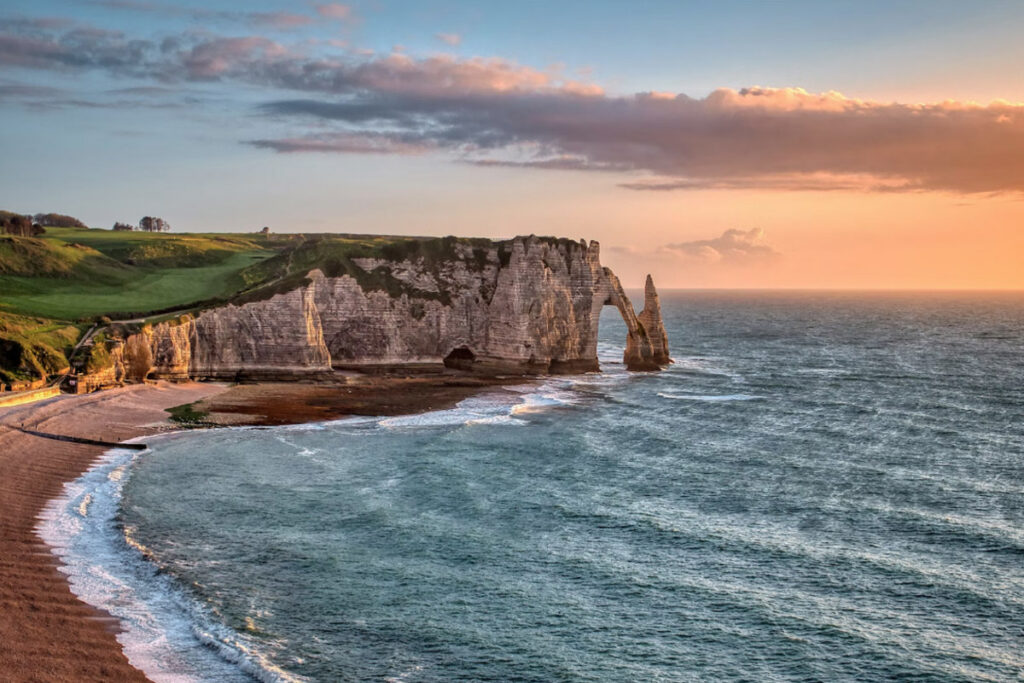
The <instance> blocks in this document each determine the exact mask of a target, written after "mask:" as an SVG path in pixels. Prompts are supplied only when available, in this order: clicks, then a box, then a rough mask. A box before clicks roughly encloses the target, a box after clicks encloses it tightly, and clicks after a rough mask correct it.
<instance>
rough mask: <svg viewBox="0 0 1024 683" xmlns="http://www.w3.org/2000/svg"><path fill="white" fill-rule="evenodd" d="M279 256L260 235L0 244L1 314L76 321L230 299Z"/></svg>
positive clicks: (126, 236)
mask: <svg viewBox="0 0 1024 683" xmlns="http://www.w3.org/2000/svg"><path fill="white" fill-rule="evenodd" d="M274 253H275V252H274V251H273V250H271V249H269V248H267V247H266V246H265V241H264V240H263V239H260V238H258V237H257V236H255V235H253V236H248V235H237V236H233V235H160V234H151V233H116V232H112V231H109V230H83V229H75V228H48V229H47V234H46V235H45V236H44V237H43V238H41V239H30V238H11V237H6V238H0V293H2V294H0V312H10V313H18V314H24V315H37V316H44V317H49V318H58V319H65V320H77V319H83V318H90V317H93V316H97V315H111V316H114V317H118V316H124V315H129V316H131V315H136V314H142V313H146V312H149V311H154V310H163V309H167V308H170V307H174V306H183V305H187V304H190V303H193V302H196V301H201V300H204V299H210V298H217V297H225V296H229V295H231V294H232V293H234V292H236V291H238V290H240V289H242V288H243V287H244V286H245V284H246V283H245V281H244V280H243V279H242V277H241V276H240V273H241V271H242V270H244V269H245V268H246V267H248V266H251V265H252V264H254V263H256V262H258V261H261V260H263V259H266V258H269V257H271V256H273V255H274Z"/></svg>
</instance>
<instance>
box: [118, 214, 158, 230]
mask: <svg viewBox="0 0 1024 683" xmlns="http://www.w3.org/2000/svg"><path fill="white" fill-rule="evenodd" d="M170 229H171V224H170V223H168V222H167V221H165V220H164V219H163V218H157V217H156V216H144V217H143V218H141V219H140V220H139V224H138V225H137V226H135V225H131V224H130V223H120V222H118V223H114V230H117V231H124V232H129V231H132V230H141V231H143V232H169V231H170Z"/></svg>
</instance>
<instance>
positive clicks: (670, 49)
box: [0, 0, 1024, 289]
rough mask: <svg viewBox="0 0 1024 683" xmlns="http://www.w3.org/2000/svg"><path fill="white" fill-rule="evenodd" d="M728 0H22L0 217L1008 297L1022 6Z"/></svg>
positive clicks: (1021, 100)
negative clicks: (539, 249)
mask: <svg viewBox="0 0 1024 683" xmlns="http://www.w3.org/2000/svg"><path fill="white" fill-rule="evenodd" d="M656 4H657V10H655V5H656ZM724 5H729V6H728V7H725V6H723V7H722V8H718V9H710V8H706V7H699V6H697V5H686V6H682V5H681V4H680V3H663V4H658V3H652V5H651V6H650V7H647V6H645V8H646V11H640V10H637V9H633V10H628V11H627V10H624V7H623V6H622V5H617V4H614V3H568V4H566V5H564V6H562V7H560V8H558V9H550V10H547V9H545V6H544V5H541V4H539V3H531V2H527V3H520V4H516V5H515V6H502V7H500V8H499V7H498V6H494V7H493V8H492V7H491V6H487V7H481V6H475V5H474V4H470V3H466V4H454V5H453V4H450V3H446V2H428V3H422V4H421V3H417V4H416V5H415V6H413V5H407V4H405V3H389V2H375V3H365V4H364V3H344V4H342V3H305V2H303V3H287V2H276V3H275V2H271V1H265V2H264V1H261V2H257V3H249V4H247V5H246V9H245V10H244V11H240V10H238V9H236V6H235V5H233V4H231V3H226V2H219V3H212V4H206V5H202V6H200V5H197V4H189V3H178V2H175V1H174V0H168V1H167V2H149V1H143V0H98V1H96V2H91V3H71V2H62V1H58V0H51V1H48V2H27V1H21V0H18V1H15V2H11V3H8V4H7V7H6V9H5V11H4V13H3V15H2V16H0V112H2V113H0V117H2V120H3V126H2V127H0V140H2V144H3V148H4V150H5V157H6V159H7V161H6V163H5V164H3V166H2V167H0V187H2V188H3V192H2V193H0V195H2V196H0V202H2V206H0V208H4V209H8V210H14V211H24V212H39V211H59V212H62V213H69V214H73V215H76V216H78V217H80V218H82V219H83V220H85V221H86V222H87V223H89V224H90V225H94V226H97V227H110V225H111V224H112V223H113V222H114V221H117V220H124V219H126V218H128V219H133V220H134V217H136V216H141V215H146V214H154V213H155V214H159V215H162V216H165V217H166V218H167V219H168V220H170V221H171V223H172V224H173V225H174V228H175V230H176V231H181V232H183V231H197V232H198V231H214V232H216V231H224V232H230V231H247V232H251V231H255V230H258V229H259V228H261V227H262V226H264V225H268V226H270V227H271V228H272V230H274V231H276V232H355V233H391V234H416V235H447V234H458V235H471V236H482V237H508V236H512V235H517V234H530V233H535V234H545V235H558V236H565V237H573V238H586V239H594V240H598V241H600V242H601V245H602V259H603V261H604V262H605V263H606V264H608V265H609V266H611V267H612V268H614V269H615V271H616V272H617V273H618V274H619V275H620V277H621V278H622V280H623V282H624V283H625V284H626V285H627V286H639V285H640V284H642V282H643V277H644V275H645V274H646V273H648V272H650V273H652V274H653V275H654V277H655V280H656V281H657V282H658V284H659V287H661V288H664V289H667V288H703V287H708V288H785V289H788V288H810V289H1024V75H1021V74H1022V73H1024V72H1021V71H1020V69H1019V68H1018V66H1019V64H1020V63H1021V59H1022V58H1024V48H1022V47H1021V45H1020V44H1019V40H1018V39H1017V36H1018V34H1019V29H1020V28H1021V27H1024V5H1014V4H997V3H981V4H979V5H977V6H973V7H970V6H966V5H963V4H961V3H953V2H948V3H946V2H937V3H928V4H925V3H873V4H872V3H868V5H865V4H864V3H829V6H828V7H821V6H817V5H816V4H814V3H791V4H789V5H787V6H786V8H785V10H784V11H783V10H782V9H781V8H779V9H778V11H777V12H771V11H769V9H767V8H760V7H746V6H741V5H732V4H731V3H724ZM869 6H870V9H871V11H868V9H869ZM625 15H630V16H625Z"/></svg>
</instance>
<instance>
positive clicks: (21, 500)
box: [0, 383, 226, 681]
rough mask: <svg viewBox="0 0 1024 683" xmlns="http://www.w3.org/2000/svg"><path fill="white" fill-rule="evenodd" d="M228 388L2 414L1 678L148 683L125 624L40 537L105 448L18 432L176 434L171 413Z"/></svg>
mask: <svg viewBox="0 0 1024 683" xmlns="http://www.w3.org/2000/svg"><path fill="white" fill-rule="evenodd" d="M225 389H226V387H225V386H224V385H219V384H199V383H188V384H166V383H160V384H157V385H135V386H128V387H123V388H121V389H114V390H111V391H106V392H101V393H97V394H90V395H87V396H61V397H59V398H55V399H51V400H49V401H45V402H42V403H36V404H30V405H25V406H17V407H13V408H4V409H0V510H3V514H2V519H0V558H2V559H0V672H2V676H3V678H4V680H9V681H100V680H103V681H145V680H147V679H146V677H145V676H144V675H143V674H142V673H141V672H139V671H138V670H137V669H135V668H133V667H132V666H131V665H130V664H129V663H128V660H127V659H126V658H125V656H124V654H123V653H122V651H121V646H120V644H119V643H118V642H117V640H116V634H117V630H118V625H117V622H116V621H115V620H114V619H112V618H111V617H110V616H109V615H105V614H102V613H100V612H99V611H97V610H96V609H94V608H93V607H91V606H89V605H86V604H85V603H83V602H81V601H80V600H79V599H78V598H76V597H75V596H74V595H73V594H72V593H71V589H70V588H69V586H68V583H67V581H66V580H65V578H64V575H63V574H61V573H60V572H59V571H58V568H57V560H56V558H55V557H54V555H53V554H52V553H51V552H50V550H49V548H47V547H46V546H45V545H44V544H43V542H42V541H41V540H40V539H39V537H38V536H37V535H36V532H35V527H36V525H37V524H38V516H39V513H40V512H41V511H42V510H43V508H44V507H45V505H46V503H47V502H48V501H49V500H50V499H52V498H54V497H56V496H58V495H60V493H61V488H62V485H63V484H64V482H66V481H71V480H73V479H75V478H77V477H79V476H80V475H81V474H82V473H83V472H85V471H86V470H87V469H88V468H89V467H90V465H92V463H93V462H94V461H95V460H96V459H97V458H98V457H99V456H100V455H102V454H103V452H104V450H106V449H105V448H103V447H101V446H88V445H82V444H75V443H65V442H61V441H54V440H52V439H45V438H40V437H37V436H32V435H29V434H24V433H22V432H19V431H16V430H13V429H11V428H10V426H12V425H14V426H22V425H23V426H24V427H25V428H29V429H34V430H38V431H43V432H49V433H54V434H65V435H73V436H78V437H84V438H91V439H98V440H104V441H122V440H125V439H130V438H133V437H138V436H143V435H146V434H151V433H155V432H158V431H164V430H167V429H171V428H174V425H172V424H171V423H169V422H168V421H167V413H166V412H164V409H165V408H169V407H171V406H175V405H179V404H182V403H189V402H192V401H197V400H200V399H202V398H205V397H208V396H212V395H214V394H217V393H219V392H222V391H224V390H225Z"/></svg>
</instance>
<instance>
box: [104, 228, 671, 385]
mask: <svg viewBox="0 0 1024 683" xmlns="http://www.w3.org/2000/svg"><path fill="white" fill-rule="evenodd" d="M482 242H483V243H484V244H485V245H486V246H481V243H482ZM445 244H446V247H447V248H448V251H447V252H446V253H445V255H444V256H443V257H435V258H426V257H424V256H422V254H420V255H416V254H413V255H411V256H408V257H397V258H386V257H382V256H374V257H365V258H352V259H351V260H350V262H348V263H347V264H346V267H345V268H344V269H342V268H339V267H338V266H337V264H336V263H332V262H325V263H322V264H317V266H316V267H313V268H311V269H310V270H309V271H308V272H306V273H305V276H304V277H302V278H301V279H300V280H298V281H297V282H296V283H295V286H294V287H293V288H290V289H286V291H276V290H275V291H273V292H269V293H266V294H265V295H262V296H255V297H254V296H248V297H241V298H239V299H238V300H236V301H235V302H233V303H228V304H226V305H221V306H217V307H213V308H209V309H206V310H202V311H200V312H198V313H195V314H188V315H184V316H181V317H179V318H177V319H174V320H168V321H164V322H160V323H157V324H153V325H145V326H143V327H142V328H141V329H139V330H136V331H131V332H126V333H125V334H123V335H122V336H121V338H120V339H119V340H115V341H114V342H112V343H111V349H110V351H111V357H112V359H113V365H112V367H111V368H110V370H109V372H110V373H111V374H112V377H111V379H115V380H118V381H125V380H130V381H141V380H143V379H145V378H147V377H151V378H157V379H212V380H239V379H246V380H300V379H311V378H315V377H317V376H320V375H325V374H328V373H331V372H332V371H334V370H339V369H355V370H362V371H374V370H377V369H392V370H393V369H399V368H406V369H408V368H412V367H418V366H433V367H441V366H442V364H443V366H445V367H448V368H454V369H459V370H466V371H472V372H474V373H481V374H491V375H494V374H547V373H550V374H564V373H577V372H588V371H596V370H598V369H599V366H598V360H597V333H598V323H599V318H600V313H601V309H602V307H603V306H606V305H613V306H616V307H617V308H618V310H619V311H620V313H621V314H622V317H623V319H624V321H625V323H626V327H627V329H628V336H627V339H626V347H625V353H624V358H623V360H624V362H625V364H626V366H627V367H628V368H629V369H631V370H657V369H660V368H663V367H664V366H666V365H667V364H668V363H670V362H671V360H670V358H669V355H668V339H667V336H666V334H665V327H664V325H663V324H662V320H661V308H660V305H659V302H658V294H657V291H656V290H655V287H654V282H653V280H652V279H651V278H650V276H648V278H647V284H646V289H645V296H644V309H643V310H642V311H641V312H640V314H639V315H638V314H637V313H636V312H635V311H634V309H633V304H632V303H631V302H630V300H629V297H628V296H626V293H625V291H624V290H623V288H622V286H621V284H620V283H619V280H618V278H617V277H616V276H615V274H614V273H612V272H611V270H609V269H608V268H605V267H604V266H602V265H601V262H600V246H599V245H598V243H597V242H593V241H592V242H590V243H589V244H588V243H586V242H585V241H583V240H581V241H579V242H575V241H572V240H566V239H554V238H541V237H535V236H530V237H516V238H515V239H512V240H507V241H502V242H489V241H483V240H473V241H470V242H465V243H463V242H460V241H450V242H447V243H445ZM353 264H354V267H353Z"/></svg>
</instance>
